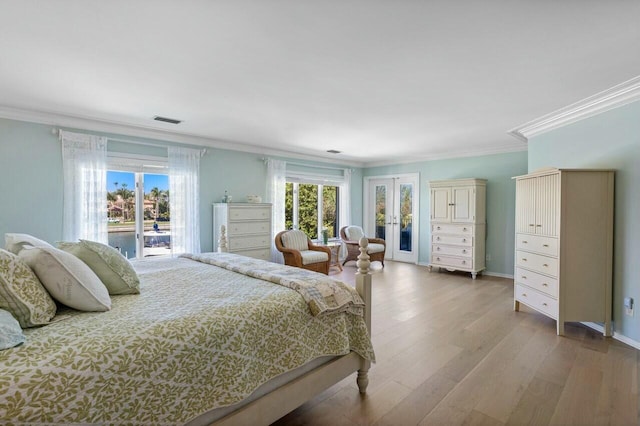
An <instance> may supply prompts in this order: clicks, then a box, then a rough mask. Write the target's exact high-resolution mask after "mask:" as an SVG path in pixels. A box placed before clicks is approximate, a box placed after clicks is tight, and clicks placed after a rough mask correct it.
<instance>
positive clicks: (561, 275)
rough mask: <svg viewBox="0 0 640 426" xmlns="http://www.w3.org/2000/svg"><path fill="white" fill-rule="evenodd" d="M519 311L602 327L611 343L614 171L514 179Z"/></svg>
mask: <svg viewBox="0 0 640 426" xmlns="http://www.w3.org/2000/svg"><path fill="white" fill-rule="evenodd" d="M514 179H516V221H515V228H516V241H515V245H516V255H515V274H514V285H515V288H514V310H516V311H518V310H519V309H520V303H523V304H525V305H527V306H529V307H531V308H533V309H535V310H537V311H539V312H541V313H543V314H545V315H547V316H549V317H551V318H554V319H555V320H556V321H557V333H558V335H563V334H564V323H565V322H566V321H586V322H599V323H604V335H605V336H610V335H611V309H612V307H611V285H612V264H613V194H614V193H613V191H614V172H613V171H611V170H567V169H545V170H541V171H538V172H535V173H531V174H528V175H525V176H518V177H516V178H514Z"/></svg>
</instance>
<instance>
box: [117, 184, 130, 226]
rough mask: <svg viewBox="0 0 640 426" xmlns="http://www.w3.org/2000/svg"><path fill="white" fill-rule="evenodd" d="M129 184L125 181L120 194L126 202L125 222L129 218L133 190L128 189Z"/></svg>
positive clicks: (124, 209)
mask: <svg viewBox="0 0 640 426" xmlns="http://www.w3.org/2000/svg"><path fill="white" fill-rule="evenodd" d="M127 186H128V185H127V184H126V183H123V184H122V185H121V188H120V196H121V197H122V201H123V203H124V206H123V209H122V211H123V213H124V221H125V222H126V221H127V220H129V207H130V206H129V198H130V197H131V192H132V191H129V190H128V189H127Z"/></svg>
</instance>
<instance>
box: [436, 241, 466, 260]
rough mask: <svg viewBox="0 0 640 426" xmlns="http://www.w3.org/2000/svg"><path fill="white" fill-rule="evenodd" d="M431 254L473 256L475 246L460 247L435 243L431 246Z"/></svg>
mask: <svg viewBox="0 0 640 426" xmlns="http://www.w3.org/2000/svg"><path fill="white" fill-rule="evenodd" d="M431 254H432V255H433V256H436V255H437V256H440V255H445V256H446V255H452V256H459V257H469V258H471V257H472V256H473V248H466V247H458V246H443V245H441V244H434V245H433V246H431Z"/></svg>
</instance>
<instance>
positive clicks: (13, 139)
mask: <svg viewBox="0 0 640 426" xmlns="http://www.w3.org/2000/svg"><path fill="white" fill-rule="evenodd" d="M51 130H52V126H48V125H42V124H33V123H27V122H22V121H14V120H7V119H0V196H1V197H2V202H1V204H0V206H1V208H0V238H2V236H4V234H5V233H6V232H24V233H29V234H33V235H35V236H37V237H39V238H42V239H44V240H46V241H50V242H55V241H59V240H60V239H61V238H62V154H61V149H60V143H59V142H58V137H57V136H56V135H54V134H52V132H51ZM77 131H80V132H83V130H81V129H80V130H77ZM85 132H86V133H92V134H103V135H106V136H112V137H116V138H124V139H127V140H140V141H147V142H153V143H157V144H162V145H170V144H171V143H167V142H163V141H154V140H148V139H140V138H133V137H128V136H125V137H123V136H122V135H113V134H105V133H100V132H93V131H90V132H89V131H85ZM109 145H110V148H109V149H110V150H111V149H113V148H115V149H117V150H119V151H122V150H127V151H129V152H132V153H138V154H148V155H162V152H163V151H166V150H164V149H159V148H157V147H151V146H143V145H131V144H122V143H118V142H115V143H110V144H109ZM262 157H263V156H262V155H258V154H250V153H244V152H238V151H230V150H221V149H215V148H207V154H206V155H205V156H204V157H202V160H201V163H200V218H201V222H200V229H201V248H202V250H203V251H210V250H212V249H213V238H212V208H211V204H212V203H214V202H219V201H220V200H221V198H222V196H223V195H224V191H225V190H227V191H229V194H231V195H232V196H233V197H234V198H233V199H234V201H244V197H245V196H246V195H248V194H257V195H261V196H262V198H263V199H265V198H266V175H267V172H266V166H265V164H264V162H263V161H262ZM282 159H284V160H287V158H282ZM290 161H295V162H298V163H300V162H302V163H309V164H319V165H325V166H326V165H328V164H327V163H322V162H307V161H301V160H290ZM352 179H353V182H354V185H353V189H352V192H351V205H352V215H353V217H354V218H355V219H354V220H353V222H354V223H356V224H361V217H362V209H361V206H362V190H361V185H360V184H359V183H360V182H361V181H362V170H361V169H358V168H354V169H353V172H352ZM0 247H4V242H2V241H0Z"/></svg>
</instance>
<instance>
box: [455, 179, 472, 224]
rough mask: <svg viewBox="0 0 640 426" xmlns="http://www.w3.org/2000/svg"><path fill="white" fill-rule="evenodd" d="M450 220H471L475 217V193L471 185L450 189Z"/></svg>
mask: <svg viewBox="0 0 640 426" xmlns="http://www.w3.org/2000/svg"><path fill="white" fill-rule="evenodd" d="M451 198H452V202H451V207H452V208H451V221H452V222H473V221H474V219H475V217H474V216H475V194H474V188H473V187H471V186H464V187H459V188H457V187H453V188H452V189H451Z"/></svg>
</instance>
